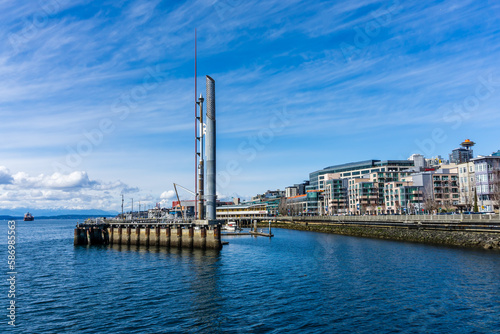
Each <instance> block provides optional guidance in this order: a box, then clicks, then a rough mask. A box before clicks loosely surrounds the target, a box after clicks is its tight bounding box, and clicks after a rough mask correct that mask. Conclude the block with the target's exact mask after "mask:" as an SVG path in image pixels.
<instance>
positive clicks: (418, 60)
mask: <svg viewBox="0 0 500 334" xmlns="http://www.w3.org/2000/svg"><path fill="white" fill-rule="evenodd" d="M195 29H197V36H198V38H197V49H198V92H199V93H200V92H201V93H203V94H204V95H205V75H210V76H211V77H212V78H214V80H215V82H216V113H217V116H216V118H217V145H218V146H217V172H218V188H217V191H218V196H219V198H221V199H227V198H232V197H241V198H249V197H251V196H253V195H256V194H258V193H263V192H265V191H266V190H268V189H273V190H275V189H284V187H286V186H289V185H292V184H294V183H300V182H302V181H303V180H306V179H308V175H309V173H310V172H312V171H315V170H318V169H322V168H324V167H327V166H331V165H335V164H342V163H347V162H353V161H360V160H368V159H380V160H384V159H407V158H408V157H409V156H410V155H411V154H414V153H420V154H423V155H425V156H426V157H427V158H430V157H434V156H437V155H441V156H443V157H447V156H448V154H449V153H450V152H451V150H452V149H454V148H456V147H458V146H459V144H460V143H461V142H462V141H463V140H465V139H467V138H470V139H471V140H473V141H475V142H476V146H475V147H474V153H475V155H479V154H480V155H489V154H491V153H492V152H496V151H497V150H499V149H500V142H499V139H498V138H499V137H498V131H499V125H500V113H499V112H498V110H499V106H500V66H499V65H500V31H499V30H500V3H499V2H498V1H494V0H484V1H474V0H453V1H429V0H423V1H400V0H391V1H374V0H349V1H347V0H346V1H299V0H289V1H278V0H267V1H251V0H246V1H243V0H198V1H144V0H141V1H78V0H74V1H69V0H48V1H43V2H40V1H0V212H1V210H2V209H12V208H16V207H29V208H34V209H36V208H38V209H42V208H44V209H47V208H54V209H55V208H58V209H61V208H64V209H104V210H116V211H119V210H121V209H120V206H121V195H122V194H123V195H124V198H125V209H126V210H127V208H128V209H130V206H131V201H132V199H134V202H135V203H138V202H142V205H144V206H146V207H147V206H152V205H154V204H155V203H158V202H160V203H162V205H164V206H170V205H171V201H172V200H173V199H174V197H175V193H174V191H173V183H174V182H175V183H177V184H180V185H182V186H184V187H185V188H188V189H194V174H195V164H194V145H195V139H194V110H195V103H194V100H195V94H194V40H195V38H194V31H195ZM179 195H180V197H181V198H183V199H190V198H192V197H193V196H192V195H191V194H190V193H188V192H186V191H184V190H183V189H181V190H180V191H179ZM136 205H137V204H136ZM144 206H143V207H144ZM136 208H137V207H136Z"/></svg>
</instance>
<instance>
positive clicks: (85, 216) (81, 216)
mask: <svg viewBox="0 0 500 334" xmlns="http://www.w3.org/2000/svg"><path fill="white" fill-rule="evenodd" d="M94 217H106V218H107V217H115V215H108V216H106V215H104V216H103V215H57V216H35V220H34V221H33V222H36V221H37V220H40V219H79V218H94ZM23 219H24V216H0V220H23Z"/></svg>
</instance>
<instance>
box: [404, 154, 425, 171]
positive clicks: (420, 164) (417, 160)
mask: <svg viewBox="0 0 500 334" xmlns="http://www.w3.org/2000/svg"><path fill="white" fill-rule="evenodd" d="M408 160H409V161H413V165H414V166H415V168H416V169H417V170H423V169H424V168H425V166H426V164H425V157H424V156H423V155H421V154H412V155H411V157H409V158H408Z"/></svg>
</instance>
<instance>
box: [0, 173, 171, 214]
mask: <svg viewBox="0 0 500 334" xmlns="http://www.w3.org/2000/svg"><path fill="white" fill-rule="evenodd" d="M171 192H173V191H171ZM128 193H134V197H135V200H136V201H141V202H142V203H143V204H144V205H154V204H155V203H156V202H157V199H158V198H157V197H155V196H153V195H151V194H147V193H143V192H141V190H140V189H139V188H137V187H131V186H129V185H127V184H125V183H123V182H121V181H113V182H102V181H99V180H93V179H91V178H89V176H88V174H87V172H85V171H75V172H71V173H66V174H65V173H53V174H50V175H45V174H39V175H35V176H32V175H30V174H28V173H26V172H16V173H11V172H10V171H9V169H7V168H6V167H5V166H0V209H2V208H4V209H10V208H17V207H29V208H31V209H56V208H64V209H102V210H116V211H118V209H119V208H120V206H121V194H128ZM164 194H165V195H163V194H162V196H163V197H164V198H165V199H166V198H168V196H169V195H172V194H171V193H170V192H165V193H164ZM126 205H127V204H126Z"/></svg>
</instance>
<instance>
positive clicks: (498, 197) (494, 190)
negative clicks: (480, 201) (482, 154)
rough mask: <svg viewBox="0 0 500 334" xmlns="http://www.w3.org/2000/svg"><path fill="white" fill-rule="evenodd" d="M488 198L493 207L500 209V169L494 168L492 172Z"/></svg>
mask: <svg viewBox="0 0 500 334" xmlns="http://www.w3.org/2000/svg"><path fill="white" fill-rule="evenodd" d="M490 190H491V191H490V199H491V203H492V205H493V211H494V210H495V208H497V209H500V169H494V170H493V172H492V184H491V189H490Z"/></svg>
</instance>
